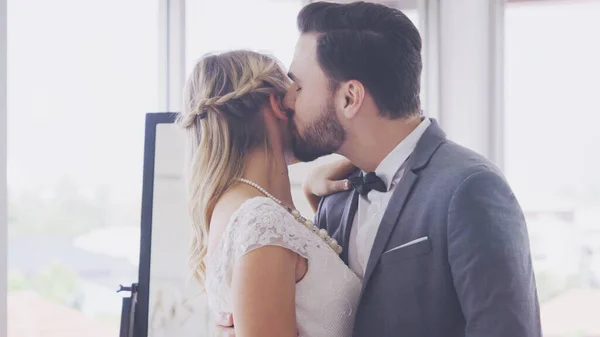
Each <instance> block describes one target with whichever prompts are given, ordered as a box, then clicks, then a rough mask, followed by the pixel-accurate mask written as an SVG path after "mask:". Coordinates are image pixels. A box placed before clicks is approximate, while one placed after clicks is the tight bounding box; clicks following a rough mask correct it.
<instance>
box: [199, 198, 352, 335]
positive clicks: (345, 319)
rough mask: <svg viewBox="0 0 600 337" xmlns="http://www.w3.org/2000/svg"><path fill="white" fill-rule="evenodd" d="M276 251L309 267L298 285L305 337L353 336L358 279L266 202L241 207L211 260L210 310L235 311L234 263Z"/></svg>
mask: <svg viewBox="0 0 600 337" xmlns="http://www.w3.org/2000/svg"><path fill="white" fill-rule="evenodd" d="M271 245H275V246H280V247H284V248H287V249H289V250H292V251H294V252H296V253H297V254H299V255H300V256H302V257H304V258H306V259H307V261H308V271H307V272H306V275H305V276H304V278H303V279H302V280H301V281H300V282H298V283H297V284H296V320H297V325H298V329H299V330H300V336H302V337H321V336H323V337H349V336H351V334H352V326H353V324H354V315H355V312H356V307H357V304H358V297H359V295H360V290H361V282H360V280H359V278H358V277H357V276H356V275H355V274H354V273H353V272H352V271H351V270H350V269H349V268H348V267H347V266H346V265H345V264H344V262H343V261H342V260H341V259H340V258H339V256H338V255H337V254H336V253H335V252H334V251H333V249H331V247H329V245H327V243H325V242H324V241H323V239H321V238H320V237H319V236H317V235H316V234H315V233H313V232H311V231H310V230H309V229H308V228H306V227H305V226H304V225H302V224H301V223H299V222H298V221H296V220H295V219H294V217H293V216H292V215H291V214H289V213H288V211H287V210H285V209H284V208H283V207H282V206H281V205H279V204H277V203H276V202H275V201H273V200H271V199H269V198H267V197H256V198H252V199H250V200H248V201H246V202H245V203H244V204H242V206H240V208H239V209H238V210H237V211H236V212H235V213H234V214H233V215H232V216H231V219H230V221H229V224H228V226H227V228H226V229H225V230H224V232H223V234H222V236H221V240H220V243H219V247H216V248H217V249H215V250H214V251H213V253H212V254H211V256H210V258H209V259H208V260H207V271H206V283H205V287H206V293H207V297H208V303H209V306H210V308H211V310H212V311H213V312H232V311H233V307H232V299H231V296H232V295H231V288H230V285H231V274H232V269H233V265H234V263H235V261H236V260H237V259H239V258H240V257H241V256H243V255H244V254H246V253H248V252H250V251H252V250H254V249H257V248H260V247H264V246H271ZM234 320H235V317H234Z"/></svg>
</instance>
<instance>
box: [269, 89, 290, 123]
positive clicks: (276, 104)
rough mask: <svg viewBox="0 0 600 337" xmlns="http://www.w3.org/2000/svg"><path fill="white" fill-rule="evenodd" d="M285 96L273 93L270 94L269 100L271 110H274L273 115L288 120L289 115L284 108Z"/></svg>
mask: <svg viewBox="0 0 600 337" xmlns="http://www.w3.org/2000/svg"><path fill="white" fill-rule="evenodd" d="M282 99H283V97H281V96H278V95H276V94H271V95H270V96H269V102H270V105H271V110H272V111H273V115H274V116H275V118H277V119H281V120H286V121H287V120H288V117H287V115H286V113H285V109H284V108H283V102H282Z"/></svg>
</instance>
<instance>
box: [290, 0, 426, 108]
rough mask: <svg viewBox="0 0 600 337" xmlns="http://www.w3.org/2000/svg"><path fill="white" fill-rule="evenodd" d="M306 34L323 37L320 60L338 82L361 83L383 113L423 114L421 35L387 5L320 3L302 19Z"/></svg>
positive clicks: (300, 26) (302, 13) (304, 11)
mask: <svg viewBox="0 0 600 337" xmlns="http://www.w3.org/2000/svg"><path fill="white" fill-rule="evenodd" d="M298 29H299V30H300V32H301V33H303V34H304V33H317V34H318V41H317V59H318V62H319V64H320V66H321V68H322V69H323V71H324V72H325V74H326V75H327V76H328V77H329V79H330V80H331V81H332V86H333V88H337V86H338V85H339V83H340V82H344V81H349V80H357V81H360V82H361V83H362V84H363V85H364V86H365V88H366V90H367V91H368V92H369V93H370V94H371V95H372V96H373V99H374V100H375V103H376V104H377V106H378V108H379V110H380V114H381V115H383V116H386V117H389V118H392V119H396V118H405V117H409V116H411V115H414V114H419V113H420V109H421V102H420V99H419V93H420V82H421V69H422V67H423V65H422V61H421V36H420V34H419V31H418V30H417V28H416V27H415V25H414V24H413V23H412V22H411V21H410V19H409V18H408V17H407V16H406V15H404V13H402V12H401V11H400V10H397V9H394V8H390V7H387V6H384V5H381V4H375V3H368V2H363V1H359V2H353V3H349V4H337V3H328V2H315V3H311V4H309V5H307V6H305V7H304V8H303V9H302V10H301V11H300V13H299V14H298Z"/></svg>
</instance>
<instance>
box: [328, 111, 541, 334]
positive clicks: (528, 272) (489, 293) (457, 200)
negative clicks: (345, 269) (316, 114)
mask: <svg viewBox="0 0 600 337" xmlns="http://www.w3.org/2000/svg"><path fill="white" fill-rule="evenodd" d="M399 165H400V163H399ZM407 165H408V166H407V169H406V171H405V174H404V176H403V177H402V180H401V181H400V183H399V185H398V186H397V187H396V189H395V190H394V192H393V193H394V194H393V195H392V198H391V200H390V203H389V205H388V207H387V209H386V211H385V215H384V217H383V220H382V222H381V225H380V227H379V231H378V232H377V235H376V238H375V242H374V245H373V248H372V251H371V255H370V258H369V261H368V265H367V268H366V273H365V277H364V280H363V288H362V294H361V299H360V303H359V307H358V311H357V313H356V321H355V324H354V333H353V336H354V337H371V336H377V337H388V336H405V337H463V336H467V337H526V336H527V337H540V336H541V327H540V317H539V303H538V298H537V291H536V285H535V279H534V274H533V268H532V264H531V255H530V250H529V238H528V234H527V226H526V223H525V219H524V216H523V212H522V210H521V208H520V206H519V204H518V202H517V199H516V198H515V196H514V194H513V192H512V191H511V189H510V187H509V186H508V184H507V182H506V180H505V178H504V177H503V175H502V173H501V172H500V171H499V170H498V169H497V168H496V167H495V166H494V165H493V164H491V163H490V162H489V161H488V160H486V159H485V158H483V157H482V156H480V155H478V154H476V153H474V152H472V151H470V150H468V149H465V148H463V147H461V146H459V145H457V144H455V143H453V142H451V141H449V140H447V139H446V135H445V134H444V132H443V131H442V130H441V129H440V127H439V126H438V124H437V122H436V121H435V120H432V124H431V125H430V126H429V128H428V129H427V130H426V131H425V133H424V134H423V136H422V137H421V139H420V141H419V143H418V144H417V147H416V148H415V150H414V152H413V154H412V155H411V157H410V158H409V159H408V162H407ZM357 205H358V195H357V193H356V192H354V191H349V192H342V193H337V194H333V195H330V196H328V197H326V198H323V199H322V200H321V203H320V205H319V209H318V211H317V215H316V221H317V223H318V224H319V226H320V227H322V228H326V229H327V231H328V232H329V233H330V234H331V235H332V236H333V237H334V238H335V239H336V240H338V242H340V243H341V244H342V246H343V247H344V252H343V253H342V255H341V257H342V259H343V260H344V261H345V262H346V263H347V262H348V240H349V234H350V227H351V226H352V220H353V217H354V214H355V212H356V208H357ZM423 237H427V239H426V240H423V239H421V241H419V242H417V243H415V244H409V245H406V246H404V247H401V248H397V247H400V246H402V245H404V244H406V243H408V242H410V241H413V240H416V239H419V238H423ZM394 248H397V249H394Z"/></svg>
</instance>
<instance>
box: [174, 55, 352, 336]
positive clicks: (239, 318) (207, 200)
mask: <svg viewBox="0 0 600 337" xmlns="http://www.w3.org/2000/svg"><path fill="white" fill-rule="evenodd" d="M289 86H290V82H289V79H288V77H287V76H286V74H285V72H284V70H283V69H282V67H280V65H279V64H278V62H277V61H276V60H275V59H273V58H271V57H269V56H266V55H263V54H259V53H255V52H251V51H231V52H226V53H222V54H217V55H208V56H205V57H203V58H202V59H200V60H199V62H198V63H197V65H196V67H195V68H194V71H193V73H192V74H191V76H190V78H189V80H188V82H187V84H186V89H185V105H184V112H182V113H181V115H180V116H179V118H178V123H179V124H180V125H181V126H182V127H183V128H185V129H186V130H187V132H188V134H189V136H190V140H191V145H192V164H191V168H190V173H189V192H190V195H189V204H190V214H191V218H192V223H193V226H194V233H195V236H194V238H193V242H192V247H191V259H190V261H191V267H192V270H193V271H194V276H195V278H196V279H197V280H198V281H199V282H200V284H202V285H203V286H204V289H205V290H206V293H207V296H208V301H209V305H210V307H211V310H212V311H213V312H227V313H233V317H235V333H236V336H238V337H246V336H250V337H252V336H261V337H268V336H277V337H282V336H283V337H285V336H297V335H300V336H308V337H311V336H331V337H345V336H350V335H351V330H352V326H353V320H354V314H355V311H356V307H357V303H358V297H359V294H360V288H361V284H360V280H359V278H358V277H357V276H356V275H355V274H354V273H353V272H352V271H351V270H350V269H349V268H348V267H347V266H346V265H345V264H344V263H343V262H342V260H341V259H340V258H339V256H338V254H339V253H340V252H341V247H340V246H339V245H338V244H337V242H335V240H333V239H332V238H331V237H329V236H328V234H327V232H326V231H325V230H319V229H318V228H316V226H315V225H314V224H313V223H312V222H311V221H309V220H307V219H305V218H303V217H302V216H301V215H300V213H299V212H298V211H297V210H296V209H295V208H294V205H293V201H292V195H291V187H290V179H289V176H288V169H287V165H288V164H289V163H290V162H291V158H292V157H293V156H292V155H291V153H290V148H291V137H290V134H289V132H288V128H287V126H288V116H287V115H286V113H285V111H284V110H283V108H282V105H281V100H282V97H283V95H284V94H285V92H286V90H287V89H288V88H289Z"/></svg>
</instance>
